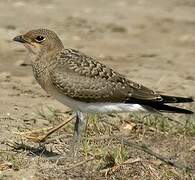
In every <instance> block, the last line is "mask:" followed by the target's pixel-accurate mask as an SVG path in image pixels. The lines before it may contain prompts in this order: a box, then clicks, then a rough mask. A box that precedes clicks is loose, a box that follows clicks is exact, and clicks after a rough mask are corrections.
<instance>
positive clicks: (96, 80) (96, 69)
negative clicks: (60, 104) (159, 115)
mask: <svg viewBox="0 0 195 180" xmlns="http://www.w3.org/2000/svg"><path fill="white" fill-rule="evenodd" d="M56 58H57V59H56V61H54V62H55V64H53V65H52V68H51V69H50V77H51V82H52V83H53V85H54V87H55V88H56V89H57V90H58V91H60V92H61V93H63V94H65V95H66V96H68V97H70V98H73V99H75V100H79V101H84V102H125V101H126V100H131V98H133V99H134V100H135V99H139V100H149V101H150V100H151V101H161V100H162V98H161V96H160V95H159V94H157V93H156V92H154V91H152V90H150V89H148V88H146V87H144V86H142V85H140V84H137V83H135V82H133V81H130V80H128V79H126V78H125V77H124V76H122V75H121V74H119V73H117V72H115V71H114V70H112V69H111V68H108V67H106V66H105V65H103V64H102V63H100V62H98V61H96V60H95V59H93V58H91V57H89V56H86V55H85V54H83V53H81V52H79V51H76V50H73V49H64V50H63V51H61V52H60V53H59V54H58V56H57V57H56Z"/></svg>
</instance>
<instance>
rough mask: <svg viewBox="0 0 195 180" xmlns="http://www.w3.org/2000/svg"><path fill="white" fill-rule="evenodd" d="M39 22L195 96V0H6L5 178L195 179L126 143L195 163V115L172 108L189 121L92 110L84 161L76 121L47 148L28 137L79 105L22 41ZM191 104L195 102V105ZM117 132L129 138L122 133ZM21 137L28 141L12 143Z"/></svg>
mask: <svg viewBox="0 0 195 180" xmlns="http://www.w3.org/2000/svg"><path fill="white" fill-rule="evenodd" d="M36 28H48V29H52V30H54V31H55V32H57V34H58V35H59V36H60V38H61V39H62V41H63V43H64V46H65V47H67V48H75V49H79V50H81V51H83V52H85V53H86V54H88V55H91V56H93V57H96V58H98V59H99V60H100V61H101V62H103V63H105V64H107V65H109V66H110V67H113V68H114V69H116V70H117V71H119V72H121V73H122V74H125V75H126V76H127V77H128V78H130V79H132V80H134V81H136V82H139V83H142V84H144V85H145V86H147V87H150V88H153V89H155V90H158V91H162V92H164V93H165V94H170V95H178V96H192V97H195V1H194V0H185V1H183V0H164V1H162V0H150V1H147V0H107V1H103V0H99V1H95V0H82V1H79V0H73V1H68V0H56V1H54V0H42V1H41V0H33V1H30V0H23V1H22V0H1V1H0V63H1V66H0V112H1V114H0V179H28V180H29V179H33V180H34V179H195V175H194V173H195V172H194V171H184V170H181V169H179V168H177V167H172V166H170V165H167V164H166V163H164V162H161V161H160V160H158V159H157V158H155V157H153V156H151V155H149V154H147V153H144V152H143V151H141V150H138V149H136V148H135V147H131V146H127V145H125V144H124V142H123V139H125V140H131V142H132V141H133V142H135V143H141V144H142V143H144V144H146V145H147V146H148V147H150V148H151V149H152V150H154V151H155V152H157V153H159V154H162V155H163V156H165V157H169V158H171V159H172V160H173V161H175V162H178V163H179V164H183V165H186V166H189V167H191V168H195V151H193V146H195V123H194V119H195V116H194V115H192V116H185V115H166V116H169V117H171V118H174V119H175V120H177V121H179V122H181V124H178V123H174V122H171V121H169V120H168V119H167V118H162V117H158V118H157V120H156V119H155V117H153V116H151V117H149V118H148V117H147V118H146V117H145V118H144V117H143V115H128V114H122V115H119V116H117V115H115V114H113V115H100V116H99V115H98V117H96V116H92V117H90V118H89V119H91V120H89V122H90V123H88V128H87V130H86V137H85V138H84V141H83V146H82V148H81V150H80V153H79V155H78V157H77V159H76V160H75V159H72V158H71V157H70V154H69V153H70V152H68V150H69V149H70V142H71V139H72V136H71V134H72V125H71V124H69V125H67V126H66V127H65V128H63V129H62V130H60V131H59V132H57V133H56V134H54V135H53V136H52V138H51V139H50V141H48V142H47V143H46V145H45V146H46V149H44V148H42V149H41V148H40V147H39V148H38V144H37V143H33V142H31V141H27V140H26V139H25V138H24V139H23V138H22V137H20V136H18V135H17V134H16V132H25V131H29V130H32V129H39V128H44V127H51V126H55V125H57V124H59V123H60V122H61V121H62V120H63V119H65V118H68V117H69V116H70V114H71V113H72V112H69V111H70V109H68V108H67V107H65V106H63V105H61V104H60V103H58V102H57V101H56V100H54V99H53V98H52V97H50V96H49V95H47V94H46V93H45V92H44V91H43V90H42V89H41V88H40V87H39V85H38V84H37V83H36V82H35V80H34V78H33V75H32V71H31V66H29V65H28V64H29V63H30V62H29V59H28V56H27V53H26V51H25V49H24V47H22V46H21V45H18V44H16V43H14V42H13V41H12V38H13V37H14V36H16V35H18V34H20V33H24V32H26V31H28V30H31V29H36ZM26 64H27V65H26ZM181 106H182V107H185V108H189V109H192V110H195V104H194V103H191V104H185V105H181ZM105 119H106V120H105ZM96 120H98V121H96ZM110 123H111V124H110ZM127 125H128V126H127ZM123 126H124V127H127V128H126V129H128V130H129V131H128V133H127V134H128V136H127V134H126V132H124V129H122V130H121V128H123ZM132 126H133V128H132V129H131V127H132ZM117 133H121V137H120V138H117V137H116V138H113V137H114V136H115V135H116V134H117ZM123 133H124V134H123ZM97 137H102V139H101V138H99V139H98V138H97ZM89 139H92V140H89ZM14 142H17V143H19V146H20V147H18V148H16V147H15V145H14V147H15V148H13V147H10V146H9V145H10V144H13V143H14ZM21 144H22V147H21ZM24 146H25V147H24ZM194 149H195V148H194ZM120 156H121V157H120ZM129 159H130V160H132V161H131V163H127V162H126V161H127V160H129ZM134 161H135V162H134Z"/></svg>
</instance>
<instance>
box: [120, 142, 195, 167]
mask: <svg viewBox="0 0 195 180" xmlns="http://www.w3.org/2000/svg"><path fill="white" fill-rule="evenodd" d="M123 143H124V144H125V145H127V146H131V147H134V148H136V149H138V150H141V151H144V152H145V153H147V154H150V155H152V156H154V157H156V158H157V159H159V160H161V161H163V162H165V163H166V164H168V165H170V166H173V167H176V168H179V169H184V170H186V171H192V170H195V169H194V168H191V167H189V166H185V165H183V164H179V163H176V162H174V161H172V160H170V159H169V158H167V157H164V156H162V155H160V154H158V153H156V152H154V151H152V150H151V149H149V148H148V147H147V146H146V145H145V144H141V145H139V144H136V143H133V142H129V141H127V140H123Z"/></svg>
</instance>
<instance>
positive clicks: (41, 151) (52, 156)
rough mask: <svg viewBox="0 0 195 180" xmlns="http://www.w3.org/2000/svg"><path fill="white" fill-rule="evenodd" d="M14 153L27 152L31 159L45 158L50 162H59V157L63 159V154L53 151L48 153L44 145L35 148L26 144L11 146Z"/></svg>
mask: <svg viewBox="0 0 195 180" xmlns="http://www.w3.org/2000/svg"><path fill="white" fill-rule="evenodd" d="M9 146H10V147H11V148H12V150H13V151H16V152H21V151H26V152H28V153H27V156H30V157H36V156H41V157H45V158H47V159H49V160H57V159H58V158H59V157H61V154H59V153H56V152H53V151H48V150H47V149H46V147H45V146H44V145H39V146H38V147H33V146H29V145H26V144H24V143H16V142H15V143H14V144H12V145H9Z"/></svg>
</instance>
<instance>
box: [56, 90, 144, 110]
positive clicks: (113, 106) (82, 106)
mask: <svg viewBox="0 0 195 180" xmlns="http://www.w3.org/2000/svg"><path fill="white" fill-rule="evenodd" d="M52 96H53V97H54V98H55V99H57V100H58V101H59V102H61V103H62V104H64V105H66V106H68V107H70V108H71V109H72V110H74V111H82V112H99V113H108V112H132V111H147V110H146V109H145V108H144V107H143V106H141V105H139V104H125V103H85V102H81V101H76V100H73V99H71V98H69V97H67V96H64V95H62V94H60V93H59V92H56V93H52Z"/></svg>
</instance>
